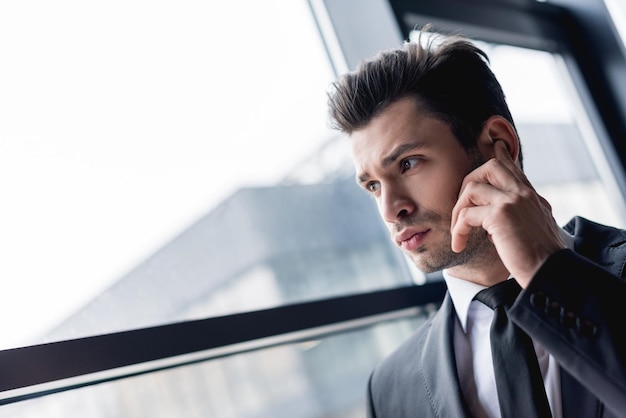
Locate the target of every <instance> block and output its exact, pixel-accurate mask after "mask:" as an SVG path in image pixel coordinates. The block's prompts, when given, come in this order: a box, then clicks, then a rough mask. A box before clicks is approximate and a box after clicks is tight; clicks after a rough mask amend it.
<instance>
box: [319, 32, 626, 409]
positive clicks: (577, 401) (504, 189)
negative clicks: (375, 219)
mask: <svg viewBox="0 0 626 418" xmlns="http://www.w3.org/2000/svg"><path fill="white" fill-rule="evenodd" d="M434 45H435V44H434V43H433V42H431V43H430V44H428V45H427V46H422V45H421V44H420V42H417V43H406V44H405V45H403V46H402V47H401V48H398V49H396V50H392V51H387V52H382V53H380V54H379V55H377V56H376V57H374V58H373V59H371V60H367V61H364V62H362V63H361V65H360V66H359V68H358V69H357V70H356V71H355V72H352V73H348V74H346V75H344V76H342V77H341V78H340V79H339V80H338V81H337V82H335V83H334V84H333V89H332V91H331V92H330V94H329V105H330V114H331V118H332V121H333V123H334V125H335V127H337V128H338V129H340V130H341V131H343V132H344V133H346V134H348V135H349V136H350V141H351V146H352V155H353V160H354V163H355V167H356V177H357V182H358V183H359V184H360V185H361V187H362V188H363V189H364V190H365V191H366V192H367V193H369V194H371V195H372V197H373V198H374V199H375V200H376V203H377V205H378V209H379V212H380V214H381V217H382V218H383V220H384V221H385V223H386V225H387V227H388V229H389V232H390V234H391V238H392V240H393V241H394V242H395V243H396V244H397V245H398V246H399V247H400V248H401V249H402V250H403V251H404V252H405V253H406V254H407V255H408V256H409V257H410V258H411V259H412V260H413V261H414V263H415V265H416V266H417V267H418V268H419V269H421V270H422V271H424V272H433V271H438V270H443V273H444V278H445V280H446V284H447V286H448V293H447V294H446V296H445V298H444V301H443V303H442V305H441V308H440V309H439V311H438V312H437V313H436V314H435V315H434V316H433V317H432V318H431V319H430V320H429V321H428V322H427V323H426V324H424V325H423V326H422V327H420V328H419V329H418V330H417V331H416V333H415V334H414V335H413V336H412V337H411V338H410V339H409V340H408V341H406V342H405V343H404V344H403V345H402V346H401V347H399V348H398V349H397V350H396V351H395V352H394V353H393V354H392V355H391V356H390V357H388V358H387V359H385V360H384V361H383V362H382V363H381V364H380V365H378V367H376V369H375V370H374V371H373V373H372V375H371V377H370V381H369V385H368V413H369V416H372V417H373V416H376V417H391V418H397V417H409V416H410V417H500V416H504V417H505V418H508V417H509V416H520V417H522V416H539V417H544V416H554V417H617V416H622V417H624V416H626V343H625V342H624V341H625V340H626V338H625V337H626V326H624V325H623V324H622V319H623V318H626V303H624V302H625V301H626V282H624V281H623V280H622V278H621V276H623V274H624V266H625V262H626V231H622V230H618V229H614V228H610V227H606V226H601V225H598V224H595V223H592V222H590V221H587V220H585V219H582V218H579V217H577V218H574V219H573V220H572V221H571V222H570V223H569V224H568V225H567V227H566V228H565V230H564V229H561V228H559V227H558V225H557V224H556V222H555V220H554V218H553V217H552V214H551V208H550V205H549V204H548V202H547V201H546V200H545V199H543V198H542V197H541V196H539V195H538V194H537V193H536V191H535V190H534V189H533V187H532V185H531V184H530V183H529V181H528V180H527V178H526V176H525V175H524V173H523V171H522V151H521V145H520V142H519V140H518V136H517V132H516V129H515V125H514V122H513V119H512V117H511V115H510V113H509V110H508V107H507V104H506V102H505V99H504V95H503V93H502V89H501V87H500V85H499V83H498V81H497V80H496V78H495V76H494V75H493V73H492V72H491V71H490V69H489V66H488V60H487V56H486V55H485V54H484V52H482V51H481V50H479V49H478V48H476V47H475V46H474V45H473V44H471V43H470V42H469V41H468V40H467V39H464V38H461V37H450V38H447V39H445V40H443V41H442V42H441V43H440V44H439V45H438V46H434ZM507 279H509V280H507ZM516 283H517V284H519V287H521V288H522V290H521V293H519V295H518V296H516V299H515V301H514V304H513V306H512V307H511V308H504V306H505V305H499V306H502V309H503V310H504V312H505V313H504V314H500V313H498V312H501V311H502V310H501V309H500V308H499V307H494V306H487V302H483V301H482V299H480V294H481V293H484V292H480V291H481V290H483V289H486V288H489V289H490V290H493V289H497V288H496V287H495V286H496V285H502V284H506V285H512V286H516ZM516 287H517V291H516V292H519V287H518V286H516ZM498 288H501V286H498ZM514 295H517V293H515V294H514ZM475 297H476V298H478V299H479V300H475V299H474V298H475ZM513 298H515V296H513ZM511 303H512V302H511ZM507 306H508V305H507ZM498 315H501V316H498ZM503 315H508V320H509V321H507V320H506V318H505V317H504V316H503ZM494 317H497V318H505V319H498V320H493V322H494V325H493V327H492V326H491V323H492V318H494ZM501 321H505V322H501ZM497 324H500V325H497ZM501 324H506V329H507V330H514V331H511V332H512V333H513V334H514V335H516V336H519V335H522V336H520V337H518V339H517V340H515V341H516V342H515V343H513V344H511V343H500V342H499V341H500V340H499V338H501V337H500V336H499V335H500V334H502V332H501V333H500V334H498V335H496V334H492V332H496V333H497V332H499V331H498V330H499V329H504V328H505V326H504V325H501ZM490 328H493V329H494V330H490ZM520 329H521V330H523V331H521V330H520ZM524 332H525V333H524ZM513 334H509V335H513ZM528 335H529V336H530V337H531V339H532V342H531V341H530V339H528ZM502 338H504V337H502ZM506 338H509V337H506ZM516 338H517V337H516ZM524 338H525V339H526V340H528V343H526V344H527V346H530V347H532V348H530V349H527V351H526V353H527V356H528V358H529V360H527V361H526V360H524V366H523V367H522V368H520V369H519V370H523V372H522V371H520V372H519V374H518V373H517V372H512V371H510V370H509V371H504V372H502V371H501V369H502V368H503V367H517V361H513V360H509V357H506V356H507V355H508V354H506V355H503V354H499V353H500V350H501V347H504V345H505V344H509V345H516V344H517V345H520V346H521V345H522V342H521V341H526V340H524ZM507 341H512V340H511V339H510V338H509V339H508V340H507ZM491 342H493V343H494V348H493V349H492V348H491ZM492 350H493V351H492ZM502 350H504V349H502ZM502 352H503V351H502ZM502 356H504V357H503V358H504V360H502V361H501V362H500V363H499V364H502V366H494V365H493V364H494V363H495V362H496V359H497V358H498V359H500V358H502ZM526 362H527V364H528V366H526ZM529 370H530V371H529ZM533 370H534V372H533ZM539 372H540V373H539ZM507 373H508V375H507ZM525 373H528V375H526V374H525ZM533 373H535V374H534V376H535V377H536V378H535V379H532V378H531V377H524V376H533ZM501 376H503V377H501ZM500 379H504V380H505V381H508V382H510V383H512V385H509V386H511V388H506V389H505V388H504V387H505V386H507V385H506V384H503V383H502V381H503V380H500ZM529 380H533V381H534V382H532V383H538V385H536V386H535V387H534V388H532V389H528V390H526V389H522V387H523V386H525V385H526V384H527V385H528V386H529V387H530V385H531V383H530V382H526V381H529ZM496 381H497V382H498V383H497V384H496ZM536 381H538V382H536ZM507 390H509V392H506V391H507ZM522 392H523V393H532V394H531V395H528V396H531V397H532V399H533V401H532V405H531V403H529V402H530V401H528V402H527V401H526V400H523V399H522ZM520 399H522V400H520ZM516 402H518V403H516ZM519 404H521V405H522V406H518V405H519ZM527 405H530V406H528V408H527ZM542 408H543V409H542ZM526 409H528V412H526ZM530 410H532V411H530Z"/></svg>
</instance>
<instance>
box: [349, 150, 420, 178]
mask: <svg viewBox="0 0 626 418" xmlns="http://www.w3.org/2000/svg"><path fill="white" fill-rule="evenodd" d="M425 145H426V144H425V143H424V142H423V141H413V142H405V143H403V144H400V145H398V146H397V147H396V148H395V149H393V150H392V152H391V153H390V154H389V155H388V156H386V157H385V158H383V159H382V162H381V166H382V167H383V168H387V167H389V166H390V165H391V164H393V163H394V162H395V161H396V160H397V159H398V158H400V156H401V155H402V154H404V153H406V152H407V151H411V150H414V149H417V148H423V147H424V146H425ZM369 178H370V176H369V174H368V173H367V172H364V173H361V174H359V175H358V176H357V177H356V179H357V182H358V183H364V182H366V181H367V180H368V179H369Z"/></svg>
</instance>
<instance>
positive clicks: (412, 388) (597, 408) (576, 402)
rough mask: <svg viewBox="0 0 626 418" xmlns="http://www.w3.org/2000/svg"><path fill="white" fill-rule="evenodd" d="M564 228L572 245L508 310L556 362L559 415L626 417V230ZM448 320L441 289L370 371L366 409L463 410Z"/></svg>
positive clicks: (450, 314) (376, 413)
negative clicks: (421, 320) (436, 305)
mask: <svg viewBox="0 0 626 418" xmlns="http://www.w3.org/2000/svg"><path fill="white" fill-rule="evenodd" d="M565 229H566V230H567V231H568V232H570V233H571V234H573V235H574V237H575V238H574V244H575V252H574V251H571V250H563V251H560V252H558V253H556V254H554V255H552V256H551V257H550V258H549V259H548V260H547V261H546V262H545V263H544V265H543V266H542V267H541V268H540V270H539V271H538V272H537V274H536V275H535V277H534V278H533V280H532V282H531V284H530V286H529V287H528V288H527V289H525V290H524V291H523V292H522V293H521V294H520V295H519V297H518V298H517V300H516V302H515V304H514V305H513V307H512V308H511V309H510V311H509V316H510V318H511V319H512V320H513V321H515V322H516V323H517V324H518V325H519V326H520V327H521V328H523V329H524V330H525V331H526V332H527V333H528V334H529V335H530V336H531V337H532V338H533V339H535V340H536V341H538V342H539V343H540V344H542V345H543V346H544V347H545V348H546V349H547V350H548V351H549V352H550V353H551V354H552V355H553V356H554V358H555V359H556V361H557V362H558V363H559V365H560V366H561V390H562V400H563V414H564V416H565V417H575V418H586V417H604V418H613V417H626V325H625V324H624V323H623V322H622V321H623V320H624V319H625V318H626V281H624V280H623V279H622V277H623V276H624V274H625V272H624V266H625V263H626V231H623V230H619V229H615V228H611V227H606V226H602V225H599V224H595V223H593V222H590V221H588V220H586V219H583V218H579V217H576V218H574V219H572V220H571V221H570V222H569V223H568V225H567V226H566V227H565ZM454 323H455V312H454V307H453V304H452V300H451V299H450V296H449V295H446V296H445V298H444V300H443V303H442V305H441V307H440V309H439V310H438V312H437V313H436V314H435V315H433V317H432V318H431V319H429V320H428V321H427V322H426V323H425V324H424V325H423V326H421V327H420V328H419V329H418V330H417V331H416V332H415V333H414V334H413V335H412V336H411V337H410V338H409V339H408V340H407V341H406V342H404V343H403V344H402V345H401V346H400V347H399V348H398V349H397V350H396V351H395V352H394V353H392V354H391V355H390V356H389V357H387V358H386V359H385V360H384V361H383V362H382V363H381V364H379V365H378V366H377V367H376V369H375V370H374V371H373V372H372V375H371V376H370V380H369V384H368V392H367V395H368V405H367V407H368V416H370V417H378V418H401V417H420V418H422V417H424V418H426V417H433V418H434V417H442V418H456V417H470V413H469V412H468V409H467V406H466V404H465V400H464V399H463V394H462V391H461V388H460V384H459V379H458V374H457V370H456V364H455V355H454V347H453V329H454V328H453V327H454ZM505 418H508V417H505Z"/></svg>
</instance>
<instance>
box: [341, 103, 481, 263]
mask: <svg viewBox="0 0 626 418" xmlns="http://www.w3.org/2000/svg"><path fill="white" fill-rule="evenodd" d="M351 145H352V156H353V159H354V163H355V167H356V177H357V182H358V183H359V184H360V186H361V187H363V189H365V190H366V191H367V192H368V193H370V194H371V195H372V196H373V197H374V198H375V199H376V203H377V205H378V210H379V212H380V214H381V216H382V218H383V220H384V221H385V223H386V225H387V227H388V229H389V232H390V233H391V239H392V240H393V241H394V242H395V243H396V244H397V245H398V246H399V247H400V248H402V250H403V251H404V252H405V253H406V254H408V256H409V257H410V258H411V259H412V260H413V261H414V262H415V265H416V266H417V268H419V269H420V270H422V271H423V272H433V271H437V270H441V269H444V268H450V267H454V266H460V265H465V264H467V263H471V262H472V261H478V259H480V258H481V255H482V256H484V255H485V253H486V251H485V249H486V248H487V247H489V246H491V243H490V242H489V240H488V238H487V235H486V233H485V232H484V231H483V230H482V229H475V230H473V231H472V233H471V235H470V239H469V241H468V245H467V247H466V249H465V250H464V251H463V252H461V253H458V254H457V253H454V252H453V251H452V249H451V247H450V242H451V235H450V222H451V213H452V208H453V207H454V204H455V203H456V201H457V197H458V194H459V190H460V188H461V183H462V182H463V178H464V177H465V176H466V175H467V174H468V173H469V172H470V171H472V170H473V169H474V168H476V167H477V166H478V165H480V163H481V162H482V158H481V157H480V155H479V154H478V152H477V153H476V155H473V156H470V155H469V154H468V153H467V152H465V150H464V149H463V147H462V146H461V144H460V143H459V142H458V141H457V139H456V138H455V136H454V135H453V134H452V131H451V130H450V128H449V127H448V125H447V124H445V123H444V122H442V121H440V120H439V119H435V118H433V117H430V116H427V115H426V114H424V113H423V112H420V109H419V106H418V104H417V102H416V101H415V100H414V99H411V98H406V99H401V100H399V101H397V102H394V103H392V104H391V105H389V106H388V107H387V109H385V111H384V112H383V113H382V114H380V115H379V116H377V117H375V118H374V119H372V120H371V122H370V123H369V124H368V125H367V126H365V127H364V128H362V129H360V130H358V131H355V132H353V133H352V135H351Z"/></svg>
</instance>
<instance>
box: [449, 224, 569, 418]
mask: <svg viewBox="0 0 626 418" xmlns="http://www.w3.org/2000/svg"><path fill="white" fill-rule="evenodd" d="M563 239H564V240H565V242H566V244H567V245H568V247H569V248H573V238H572V237H571V236H570V235H569V234H567V233H566V232H565V231H563ZM443 276H444V279H445V281H446V284H447V286H448V291H449V292H450V297H451V298H452V302H453V304H454V309H455V310H456V313H457V321H456V325H455V328H454V352H455V356H456V364H457V371H458V374H459V381H460V382H461V389H462V391H463V395H464V397H465V399H466V401H467V404H468V406H469V409H470V412H471V413H472V416H474V417H478V418H502V416H501V414H500V405H499V403H498V394H497V391H496V380H495V375H494V371H493V363H492V360H491V338H490V336H489V331H490V328H491V321H492V319H493V310H492V309H491V308H489V307H488V306H486V305H484V304H483V303H481V302H479V301H476V300H473V299H474V296H476V294H477V293H478V292H480V291H481V290H483V289H485V286H481V285H479V284H476V283H472V282H469V281H467V280H463V279H459V278H456V277H453V276H451V275H450V274H449V273H448V272H446V271H445V270H444V271H443ZM533 344H534V346H535V352H536V354H537V360H538V361H539V368H540V369H541V374H542V376H543V382H544V385H545V389H546V395H547V396H548V402H549V404H550V409H551V411H552V416H553V417H554V418H562V416H563V412H562V407H561V379H560V375H559V366H558V364H557V363H556V361H555V360H554V358H553V357H552V356H551V355H550V354H549V353H548V352H547V351H546V350H545V349H544V348H543V347H542V346H541V345H539V344H537V342H535V341H533ZM505 418H508V417H505Z"/></svg>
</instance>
